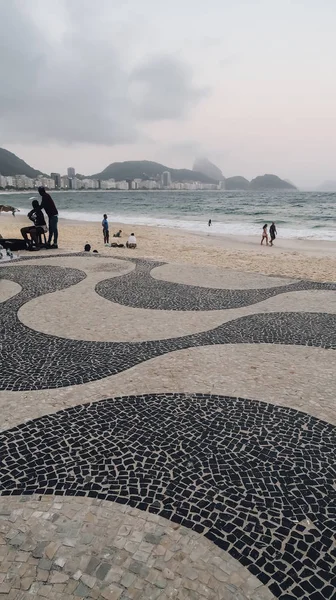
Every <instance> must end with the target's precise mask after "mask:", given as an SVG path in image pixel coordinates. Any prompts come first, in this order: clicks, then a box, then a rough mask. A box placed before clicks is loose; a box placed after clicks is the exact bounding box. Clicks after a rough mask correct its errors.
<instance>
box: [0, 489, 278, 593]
mask: <svg viewBox="0 0 336 600" xmlns="http://www.w3.org/2000/svg"><path fill="white" fill-rule="evenodd" d="M0 530H1V534H0V536H1V537H0V539H1V545H0V597H1V598H2V596H3V597H4V598H6V599H7V600H8V599H10V600H32V598H33V599H34V598H48V600H50V599H52V600H78V598H92V599H99V600H117V599H121V600H156V599H157V598H159V599H160V600H167V599H168V598H170V599H172V598H173V599H175V600H204V599H205V598H207V600H273V599H274V596H273V594H272V593H271V592H270V591H269V589H268V588H267V587H265V586H263V584H262V583H261V582H260V581H259V580H258V579H257V578H256V577H255V576H254V575H252V574H251V573H249V571H248V570H247V569H246V568H245V567H243V566H242V565H241V564H240V563H239V562H238V561H237V560H236V559H234V558H232V557H231V556H230V555H229V554H228V553H227V552H225V551H224V550H220V549H219V548H218V546H215V545H214V544H213V543H212V542H211V541H210V540H207V539H206V538H205V537H204V536H200V535H199V534H197V533H196V532H194V531H192V530H191V529H187V528H185V527H183V526H182V525H179V524H176V523H172V522H170V521H167V520H166V519H164V518H163V517H159V516H158V515H155V514H153V513H148V512H144V511H141V510H138V509H136V508H132V507H131V506H127V505H121V504H117V503H115V502H108V501H104V500H96V499H92V498H87V497H85V498H83V497H79V496H77V497H70V496H68V497H64V496H63V497H62V498H61V497H60V496H36V495H35V496H29V497H28V496H22V497H11V498H10V499H9V498H8V497H3V498H1V497H0ZM5 590H9V591H8V594H6V592H5ZM5 594H6V595H5Z"/></svg>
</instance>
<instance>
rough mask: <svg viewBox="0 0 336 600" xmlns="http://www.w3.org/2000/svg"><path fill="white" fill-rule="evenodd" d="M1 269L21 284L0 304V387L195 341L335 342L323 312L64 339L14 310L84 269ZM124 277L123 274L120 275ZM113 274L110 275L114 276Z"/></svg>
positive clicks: (332, 322)
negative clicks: (187, 331)
mask: <svg viewBox="0 0 336 600" xmlns="http://www.w3.org/2000/svg"><path fill="white" fill-rule="evenodd" d="M1 274H2V275H3V277H4V278H6V279H9V280H11V281H15V282H16V283H18V284H19V285H21V287H22V291H21V292H20V293H19V294H17V295H16V296H15V297H13V298H10V299H9V300H7V301H5V302H3V303H2V310H1V315H0V327H1V331H2V340H3V348H2V353H1V357H0V360H1V364H2V368H1V369H0V389H5V390H18V391H19V390H34V389H35V390H36V389H45V388H53V387H63V386H68V385H78V384H82V383H86V382H89V381H94V380H97V379H101V378H103V377H107V376H109V375H113V374H116V373H119V372H121V371H124V370H126V369H129V368H130V367H133V366H135V365H137V364H139V363H141V362H143V361H146V360H149V359H151V358H154V357H156V356H160V355H162V354H166V353H168V352H173V351H175V350H181V349H184V348H190V347H195V346H204V345H213V344H227V343H230V344H232V343H271V344H295V345H297V344H299V345H307V346H316V347H321V348H327V349H329V348H330V349H334V348H335V347H336V340H335V336H334V331H335V330H336V315H335V314H324V313H272V314H266V313H265V314H264V313H263V314H257V315H249V316H246V317H241V318H239V319H236V320H233V321H230V322H227V323H224V324H222V325H220V326H219V327H216V328H215V329H212V330H209V331H206V332H201V333H196V334H192V335H186V336H182V337H177V338H171V339H163V340H155V341H145V342H136V343H131V342H110V343H109V342H89V341H77V340H71V339H64V338H60V337H57V336H52V335H47V334H43V333H40V332H36V331H35V330H33V329H31V328H29V327H27V326H26V325H24V324H23V323H21V321H20V320H19V319H18V316H17V311H18V309H19V308H20V306H22V305H23V304H24V303H26V302H28V301H29V300H31V299H32V298H35V297H38V296H42V295H43V294H47V293H48V292H51V291H56V290H61V289H64V288H65V287H67V286H70V285H74V284H76V283H78V282H79V281H81V280H82V279H83V278H85V276H86V275H85V273H83V272H82V271H79V270H76V269H70V268H62V267H56V266H52V267H50V266H35V265H25V266H22V265H17V266H15V267H2V268H1ZM131 275H132V273H131ZM127 277H129V275H128V274H127V275H124V276H122V277H121V278H120V279H125V278H127ZM118 279H119V278H118V277H115V278H113V281H117V280H118ZM159 283H162V282H159ZM279 289H280V288H277V290H279ZM266 291H269V290H266ZM46 302H47V297H46ZM36 318H37V319H38V315H37V316H36ZM18 340H19V343H18ZM0 366H1V365H0Z"/></svg>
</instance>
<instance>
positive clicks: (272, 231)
mask: <svg viewBox="0 0 336 600" xmlns="http://www.w3.org/2000/svg"><path fill="white" fill-rule="evenodd" d="M269 232H270V238H271V242H270V245H271V246H273V242H274V240H275V238H276V235H277V233H278V232H277V230H276V226H275V223H272V225H271V227H270V228H269Z"/></svg>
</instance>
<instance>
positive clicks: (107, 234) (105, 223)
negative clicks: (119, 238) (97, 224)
mask: <svg viewBox="0 0 336 600" xmlns="http://www.w3.org/2000/svg"><path fill="white" fill-rule="evenodd" d="M103 217H104V218H103V220H102V226H103V236H104V244H105V246H106V244H108V243H109V241H110V232H109V224H108V220H107V215H103Z"/></svg>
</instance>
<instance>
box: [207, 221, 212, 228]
mask: <svg viewBox="0 0 336 600" xmlns="http://www.w3.org/2000/svg"><path fill="white" fill-rule="evenodd" d="M211 225H212V221H211V219H209V221H208V226H209V227H211Z"/></svg>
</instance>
